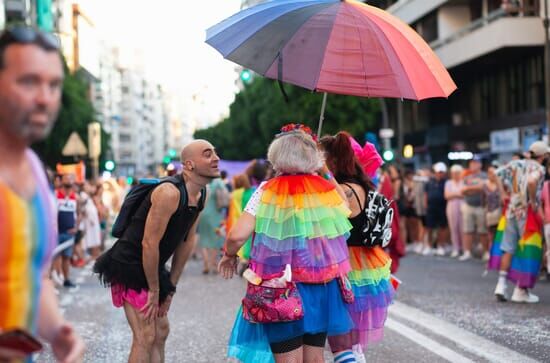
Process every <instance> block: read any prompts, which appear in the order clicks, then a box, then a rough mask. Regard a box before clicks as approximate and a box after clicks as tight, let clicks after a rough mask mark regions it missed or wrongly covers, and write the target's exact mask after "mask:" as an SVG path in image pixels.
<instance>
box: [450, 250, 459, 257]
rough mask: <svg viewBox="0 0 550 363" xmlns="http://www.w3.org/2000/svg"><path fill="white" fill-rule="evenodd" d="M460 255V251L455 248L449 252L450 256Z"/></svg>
mask: <svg viewBox="0 0 550 363" xmlns="http://www.w3.org/2000/svg"><path fill="white" fill-rule="evenodd" d="M459 255H460V252H458V251H457V250H453V252H451V256H450V257H451V258H457V257H458V256H459Z"/></svg>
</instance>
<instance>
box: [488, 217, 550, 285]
mask: <svg viewBox="0 0 550 363" xmlns="http://www.w3.org/2000/svg"><path fill="white" fill-rule="evenodd" d="M505 229H506V217H505V216H502V217H501V218H500V221H499V224H498V226H497V232H496V234H495V240H494V242H493V246H492V248H491V258H490V259H489V262H488V263H487V268H488V269H490V270H498V269H500V259H501V257H502V254H503V252H502V250H501V249H500V244H501V243H502V239H503V236H504V231H505ZM541 231H542V223H541V221H540V219H539V218H538V216H537V215H536V214H535V213H534V212H533V211H532V210H531V208H529V209H528V211H527V220H526V223H525V231H524V233H523V236H522V237H521V239H520V240H519V242H518V247H517V248H516V252H515V253H514V256H513V257H512V263H511V265H510V270H509V271H508V280H510V281H512V282H514V283H515V284H517V286H518V287H522V288H533V287H534V286H535V283H536V281H537V278H538V274H539V271H540V265H541V262H542V233H541Z"/></svg>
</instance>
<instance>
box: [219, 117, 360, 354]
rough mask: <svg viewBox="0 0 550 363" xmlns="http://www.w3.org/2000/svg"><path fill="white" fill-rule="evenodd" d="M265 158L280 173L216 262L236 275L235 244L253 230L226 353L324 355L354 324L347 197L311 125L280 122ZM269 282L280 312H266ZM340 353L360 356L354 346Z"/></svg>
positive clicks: (257, 195)
mask: <svg viewBox="0 0 550 363" xmlns="http://www.w3.org/2000/svg"><path fill="white" fill-rule="evenodd" d="M268 159H269V161H270V162H271V164H272V165H273V168H274V170H275V171H276V173H277V176H276V177H275V178H273V179H271V180H269V181H267V182H265V183H262V184H261V185H260V186H259V187H258V189H257V190H256V192H255V193H254V194H253V195H252V197H251V199H250V201H249V202H248V205H247V206H246V208H245V212H244V213H243V214H242V216H241V217H240V218H239V220H238V221H237V223H236V224H235V226H234V227H233V228H232V229H231V231H230V232H229V235H228V237H227V240H226V246H225V253H224V257H222V260H221V261H220V263H219V271H220V273H221V274H222V276H223V277H224V278H231V277H232V276H233V274H234V272H235V268H236V266H237V251H238V250H239V248H240V247H241V246H242V245H243V244H244V243H245V241H246V240H247V239H248V238H249V237H250V236H251V235H252V234H253V233H255V236H254V242H253V243H254V247H253V249H252V252H251V256H250V266H251V267H250V269H249V270H247V271H245V274H244V276H245V277H246V276H249V280H248V281H249V282H248V287H247V295H246V296H245V298H244V299H243V303H242V308H241V310H240V311H239V312H238V314H237V318H236V321H235V324H234V327H233V331H232V333H231V338H230V341H229V353H228V355H229V356H230V357H234V358H238V359H240V360H241V361H244V362H255V363H256V362H270V361H273V360H275V362H302V361H305V362H322V361H323V350H324V347H325V342H326V338H327V335H328V336H332V335H340V334H344V333H347V332H349V331H350V330H351V328H352V326H353V322H352V320H351V317H350V315H349V313H348V310H347V309H346V306H345V302H344V298H343V295H342V292H341V290H340V287H339V286H340V285H339V283H338V278H339V277H340V276H342V275H345V274H347V273H348V272H349V271H350V264H349V257H348V250H347V246H346V240H345V237H346V234H347V233H348V231H349V230H350V229H351V225H350V223H349V221H348V219H347V215H348V214H349V210H348V208H347V204H346V202H345V198H346V196H345V194H344V192H343V191H342V189H341V188H340V186H339V185H338V183H337V182H336V180H335V179H334V177H333V176H332V174H330V172H328V169H327V168H326V166H325V167H323V158H322V155H321V152H320V151H319V150H318V149H317V144H316V142H315V141H314V139H313V137H312V136H311V130H309V128H307V127H304V126H302V125H295V124H291V125H287V126H285V127H283V129H282V132H281V133H280V134H278V135H277V136H276V137H275V140H274V141H273V142H272V143H271V145H270V146H269V150H268ZM317 172H320V173H321V175H323V176H324V178H323V177H321V176H319V175H317ZM287 266H288V267H287ZM289 269H290V270H289ZM284 271H287V272H286V273H284V274H283V272H284ZM289 275H291V277H290V276H289ZM288 280H291V281H292V282H287V281H288ZM269 286H282V288H281V289H282V290H283V291H284V293H285V295H286V296H288V297H289V299H288V300H287V301H288V303H287V304H286V307H285V306H280V307H279V306H275V307H274V308H275V310H276V311H277V316H274V315H271V314H270V315H264V313H263V312H264V311H266V310H265V309H266V308H268V307H270V306H271V305H270V304H269V302H268V301H266V300H263V299H261V298H260V296H261V295H262V294H263V293H266V294H267V293H268V292H269V289H271V287H269ZM279 308H280V309H279ZM302 314H303V317H302ZM350 348H351V346H350ZM342 354H345V356H346V357H349V356H351V359H352V360H347V362H355V359H354V358H353V353H352V351H351V349H350V350H349V351H348V352H343V353H342Z"/></svg>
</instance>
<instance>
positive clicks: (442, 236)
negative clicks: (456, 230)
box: [437, 227, 449, 247]
mask: <svg viewBox="0 0 550 363" xmlns="http://www.w3.org/2000/svg"><path fill="white" fill-rule="evenodd" d="M448 242H449V229H448V228H445V227H442V228H440V229H439V233H438V234H437V246H438V247H445V246H446V245H447V243H448Z"/></svg>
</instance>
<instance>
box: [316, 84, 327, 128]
mask: <svg viewBox="0 0 550 363" xmlns="http://www.w3.org/2000/svg"><path fill="white" fill-rule="evenodd" d="M326 106H327V93H326V92H325V93H324V94H323V104H322V105H321V116H320V117H319V128H318V129H317V137H318V138H320V137H321V130H322V129H323V120H324V119H325V107H326Z"/></svg>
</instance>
